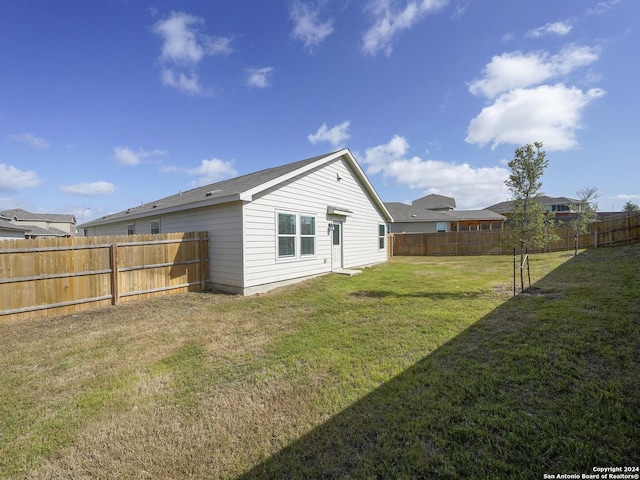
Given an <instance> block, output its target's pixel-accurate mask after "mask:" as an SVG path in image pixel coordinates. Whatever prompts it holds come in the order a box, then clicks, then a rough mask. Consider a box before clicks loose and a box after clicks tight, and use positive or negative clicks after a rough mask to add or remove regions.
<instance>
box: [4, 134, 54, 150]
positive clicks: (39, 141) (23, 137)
mask: <svg viewBox="0 0 640 480" xmlns="http://www.w3.org/2000/svg"><path fill="white" fill-rule="evenodd" d="M8 138H9V140H11V141H14V142H22V143H24V144H25V145H27V146H28V147H29V148H31V149H33V150H46V149H48V148H49V142H47V141H46V140H45V139H44V138H42V137H38V136H36V135H34V134H33V133H20V134H16V135H9V137H8Z"/></svg>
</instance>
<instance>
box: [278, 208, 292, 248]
mask: <svg viewBox="0 0 640 480" xmlns="http://www.w3.org/2000/svg"><path fill="white" fill-rule="evenodd" d="M295 257H296V215H294V214H292V213H278V258H295Z"/></svg>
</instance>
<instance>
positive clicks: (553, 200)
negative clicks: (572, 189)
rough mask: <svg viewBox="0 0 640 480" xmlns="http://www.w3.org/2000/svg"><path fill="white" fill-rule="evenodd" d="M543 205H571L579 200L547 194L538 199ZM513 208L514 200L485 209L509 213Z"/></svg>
mask: <svg viewBox="0 0 640 480" xmlns="http://www.w3.org/2000/svg"><path fill="white" fill-rule="evenodd" d="M538 200H539V201H540V203H541V204H542V205H545V206H547V205H569V204H571V203H578V202H579V200H576V199H575V198H569V197H549V196H547V195H541V196H540V197H539V199H538ZM512 209H513V200H508V201H506V202H500V203H496V204H495V205H491V206H490V207H486V208H485V210H490V211H492V212H497V213H509V212H510V211H511V210H512Z"/></svg>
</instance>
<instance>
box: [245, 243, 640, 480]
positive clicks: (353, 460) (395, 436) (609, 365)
mask: <svg viewBox="0 0 640 480" xmlns="http://www.w3.org/2000/svg"><path fill="white" fill-rule="evenodd" d="M589 257H590V256H589V255H584V256H578V257H577V258H575V259H571V260H569V261H568V262H567V263H565V264H563V265H562V266H561V267H560V268H558V269H556V270H555V271H554V272H552V273H551V274H549V275H548V276H547V277H545V278H544V279H542V280H541V281H540V282H538V283H536V284H535V287H536V288H538V289H540V291H544V290H546V289H554V290H563V294H562V295H561V296H556V295H550V296H545V295H519V296H517V297H514V298H512V299H510V300H508V301H507V302H506V303H504V304H503V305H501V306H500V307H498V308H497V309H495V310H494V311H492V312H491V313H489V314H488V315H487V316H485V317H484V318H482V319H481V320H480V321H478V322H477V323H475V324H474V325H473V326H471V327H470V328H468V329H467V330H465V331H464V332H462V333H461V334H460V335H458V336H457V337H456V338H454V339H452V340H451V341H449V342H448V343H447V344H445V345H443V346H442V347H440V348H438V349H437V350H436V351H434V352H433V353H432V354H430V355H428V356H426V357H425V358H423V359H422V360H421V361H419V362H418V363H416V364H414V365H413V366H412V367H410V368H409V369H407V370H405V371H404V372H402V373H401V374H400V375H398V376H396V377H395V378H393V379H392V380H390V381H388V382H387V383H385V384H383V385H382V386H380V387H379V388H378V389H376V390H375V391H373V392H371V393H370V394H368V395H366V396H365V397H363V398H362V399H360V400H359V401H357V402H356V403H354V404H353V405H351V406H350V407H349V408H347V409H345V410H343V411H341V412H340V413H338V414H336V415H335V416H333V417H331V418H330V419H328V420H327V421H326V422H325V423H323V424H322V425H320V426H318V427H317V428H315V429H314V430H312V431H311V432H310V433H308V434H307V435H306V436H304V437H302V438H300V439H298V440H296V441H295V442H294V443H292V444H290V445H289V446H288V447H286V448H284V449H283V450H281V451H280V452H279V453H277V454H276V455H274V456H272V457H270V458H268V459H266V460H265V461H264V462H263V463H261V464H259V465H257V466H256V467H255V468H253V469H252V470H251V471H249V472H247V473H245V474H244V475H242V476H241V477H240V478H241V479H244V480H249V479H262V478H264V479H272V478H543V475H544V474H545V473H546V474H562V473H577V474H582V473H593V470H592V469H593V467H597V466H608V465H611V466H624V465H628V464H629V465H632V464H633V465H637V464H638V459H639V458H640V457H638V456H637V449H636V447H637V446H638V445H640V416H639V414H638V411H640V401H639V400H638V398H640V380H639V378H640V375H639V365H638V364H639V363H640V358H639V355H638V350H637V338H638V335H639V334H640V327H639V325H638V323H640V320H639V319H638V317H640V315H638V311H639V310H638V309H637V306H638V304H637V301H636V310H635V313H634V312H633V311H629V312H628V315H626V314H620V313H621V312H617V314H616V315H614V317H615V318H603V317H602V315H600V316H599V317H598V316H594V315H598V314H597V312H596V313H595V314H592V313H589V312H583V311H581V309H580V300H581V298H580V297H578V296H576V295H578V293H575V292H573V290H572V289H571V287H570V285H572V284H575V283H576V282H578V283H580V284H581V288H584V285H585V284H586V283H589V282H592V283H593V282H595V281H594V280H589V279H590V278H591V277H592V276H593V268H592V267H591V266H590V259H589ZM636 281H637V277H636ZM594 287H597V286H594ZM600 290H602V289H600ZM597 292H598V289H597V288H594V290H593V292H592V297H591V298H589V301H591V302H593V301H597V298H596V299H594V298H593V295H598V293H597ZM358 294H364V292H359V293H358ZM608 294H611V292H608ZM388 295H393V293H392V292H386V291H384V292H383V291H379V292H371V294H370V295H368V296H370V297H372V298H381V297H384V296H388ZM580 295H584V291H582V293H580ZM632 317H634V318H635V320H633V319H632ZM621 322H622V323H621ZM625 332H626V334H627V335H626V336H625ZM634 338H635V339H634Z"/></svg>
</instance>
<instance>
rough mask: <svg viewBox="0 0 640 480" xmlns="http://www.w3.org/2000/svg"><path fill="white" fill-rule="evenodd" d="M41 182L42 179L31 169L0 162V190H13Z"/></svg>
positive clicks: (35, 185)
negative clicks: (21, 168)
mask: <svg viewBox="0 0 640 480" xmlns="http://www.w3.org/2000/svg"><path fill="white" fill-rule="evenodd" d="M41 183H42V180H41V179H40V178H39V177H38V174H37V173H36V172H34V171H33V170H20V169H18V168H16V167H14V166H13V165H7V164H4V163H0V192H15V191H17V190H21V189H23V188H29V187H37V186H38V185H40V184H41Z"/></svg>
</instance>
